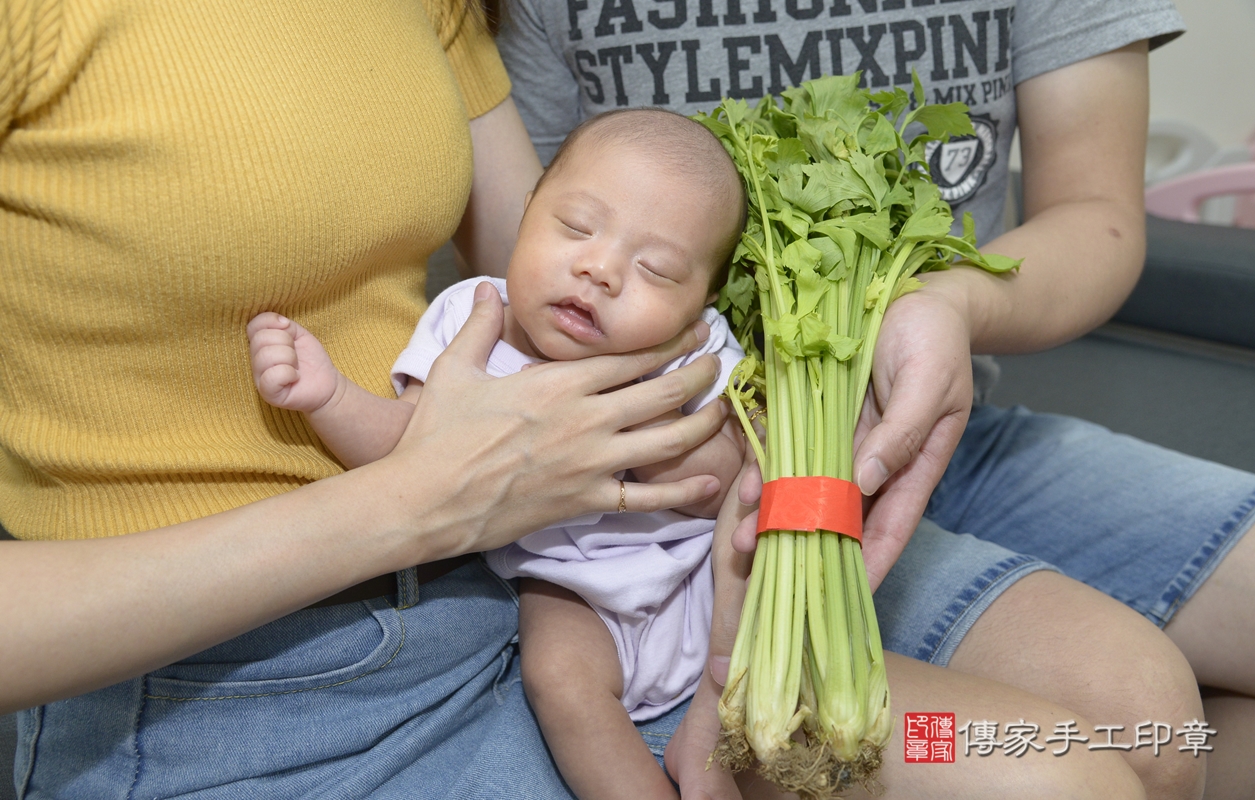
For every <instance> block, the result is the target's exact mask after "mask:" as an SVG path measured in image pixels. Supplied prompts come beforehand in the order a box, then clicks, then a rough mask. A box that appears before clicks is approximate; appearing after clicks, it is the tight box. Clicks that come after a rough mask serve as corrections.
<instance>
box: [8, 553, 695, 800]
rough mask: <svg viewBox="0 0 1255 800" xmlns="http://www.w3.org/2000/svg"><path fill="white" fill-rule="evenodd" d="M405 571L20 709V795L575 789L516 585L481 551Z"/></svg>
mask: <svg viewBox="0 0 1255 800" xmlns="http://www.w3.org/2000/svg"><path fill="white" fill-rule="evenodd" d="M399 575H400V576H401V577H402V578H403V580H402V581H401V583H400V591H399V594H398V596H397V597H396V598H395V601H393V599H392V598H380V599H376V600H369V601H365V602H356V603H347V604H344V605H337V606H330V607H326V608H316V609H306V610H304V611H298V612H296V613H295V614H291V615H289V616H287V617H284V618H282V619H279V620H277V621H275V622H272V623H270V624H269V625H266V626H264V627H262V628H259V629H257V630H255V631H252V632H250V633H247V634H245V635H243V636H240V637H238V638H236V639H233V640H231V641H228V642H226V643H224V644H221V645H218V646H216V647H213V648H210V649H209V650H206V651H204V652H203V653H200V654H198V655H195V656H192V657H191V658H188V659H185V660H183V661H180V662H178V663H177V664H173V665H171V666H169V667H166V668H163V669H159V670H157V671H155V672H152V673H149V674H148V675H145V676H143V677H141V678H136V679H134V680H129V681H125V682H123V683H119V684H117V685H115V686H111V687H109V688H106V689H102V690H100V691H97V692H92V693H90V694H87V695H83V696H81V697H76V698H73V699H70V700H65V701H61V702H57V703H50V704H48V705H46V706H41V707H39V708H34V709H29V710H26V711H23V712H21V714H20V715H19V721H18V755H17V770H16V782H17V787H18V796H19V797H24V798H27V800H35V798H39V799H40V800H43V798H91V800H112V799H113V798H117V799H118V800H122V798H146V799H147V798H165V797H195V798H206V799H208V798H249V799H250V800H252V799H254V798H266V799H267V800H283V799H284V798H318V797H327V798H366V797H370V798H393V797H395V798H402V797H404V798H443V797H451V798H499V797H510V798H538V799H539V798H544V799H546V800H548V798H564V799H565V798H569V797H570V796H571V795H570V792H569V790H568V789H567V788H566V786H565V784H564V783H563V782H562V779H561V778H560V777H559V775H558V772H557V769H556V768H555V766H554V764H553V761H552V759H551V758H550V756H549V753H548V750H547V749H546V748H545V744H544V741H543V740H542V738H541V735H540V731H539V729H538V728H537V725H536V721H535V718H534V717H533V715H532V712H531V710H530V708H529V707H528V705H527V701H526V699H525V698H524V696H523V688H522V684H521V683H520V681H519V673H518V659H517V657H516V656H515V650H516V648H515V647H514V642H515V639H516V634H517V631H518V614H517V597H516V596H515V594H514V592H513V589H512V587H511V586H510V585H509V584H508V583H507V582H504V581H502V580H500V579H499V578H497V577H496V576H494V575H492V574H491V573H489V572H488V571H487V570H486V569H485V568H484V567H483V566H482V565H481V564H480V563H479V562H474V563H471V564H467V565H465V566H463V567H461V568H460V569H458V570H455V571H454V572H451V573H449V574H448V575H445V576H444V577H441V578H438V579H436V580H434V581H432V582H430V583H426V584H423V585H422V586H418V585H417V584H416V582H415V581H413V580H412V572H404V573H399ZM682 715H683V709H680V710H679V713H678V714H675V715H668V718H665V719H660V720H655V721H653V722H650V723H645V724H643V725H642V733H643V734H644V735H645V738H646V741H647V742H648V743H650V744H651V745H652V746H653V748H654V749H655V750H656V751H658V752H661V748H663V747H665V746H666V742H667V740H668V739H669V737H670V734H671V732H672V731H673V730H674V728H675V725H676V724H678V721H679V719H680V717H681V716H682Z"/></svg>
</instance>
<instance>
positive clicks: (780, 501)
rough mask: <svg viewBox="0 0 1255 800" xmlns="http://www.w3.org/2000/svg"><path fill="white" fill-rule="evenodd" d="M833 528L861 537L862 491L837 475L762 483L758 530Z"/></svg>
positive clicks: (832, 529)
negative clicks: (836, 476)
mask: <svg viewBox="0 0 1255 800" xmlns="http://www.w3.org/2000/svg"><path fill="white" fill-rule="evenodd" d="M764 531H833V532H835V533H843V534H845V535H846V536H852V537H854V538H855V539H858V540H859V541H860V542H861V541H863V493H862V492H860V491H859V488H858V486H856V485H855V484H853V483H850V482H849V481H843V480H841V479H840V478H829V477H826V476H822V475H821V476H815V477H806V478H777V479H776V480H774V481H768V482H767V483H764V484H763V499H762V500H761V501H760V502H759V504H758V532H759V533H763V532H764Z"/></svg>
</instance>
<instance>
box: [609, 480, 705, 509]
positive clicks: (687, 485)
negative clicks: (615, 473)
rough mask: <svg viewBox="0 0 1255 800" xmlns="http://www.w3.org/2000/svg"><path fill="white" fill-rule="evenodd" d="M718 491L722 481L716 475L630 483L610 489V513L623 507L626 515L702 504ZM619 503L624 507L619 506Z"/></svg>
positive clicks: (616, 485)
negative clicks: (669, 480)
mask: <svg viewBox="0 0 1255 800" xmlns="http://www.w3.org/2000/svg"><path fill="white" fill-rule="evenodd" d="M717 491H719V479H718V478H716V477H714V476H713V475H694V476H693V477H691V478H685V479H684V480H682V481H674V482H672V483H630V482H628V481H624V482H623V483H622V486H620V484H618V483H615V484H614V486H612V487H611V498H612V499H611V502H610V503H609V504H608V505H609V506H610V508H609V509H608V510H610V511H614V510H616V508H617V507H622V508H623V510H624V511H646V512H651V511H658V510H660V509H664V508H676V507H679V506H687V505H690V504H692V503H700V502H701V501H702V500H705V499H706V498H707V497H710V496H711V495H712V494H714V493H715V492H717ZM620 500H622V505H621V506H620Z"/></svg>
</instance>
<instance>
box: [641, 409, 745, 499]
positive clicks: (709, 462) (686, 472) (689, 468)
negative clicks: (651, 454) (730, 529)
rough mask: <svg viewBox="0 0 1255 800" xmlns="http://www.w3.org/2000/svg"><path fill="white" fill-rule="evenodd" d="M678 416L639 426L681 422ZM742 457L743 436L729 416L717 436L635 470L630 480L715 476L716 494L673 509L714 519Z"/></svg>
mask: <svg viewBox="0 0 1255 800" xmlns="http://www.w3.org/2000/svg"><path fill="white" fill-rule="evenodd" d="M718 402H722V401H718ZM681 416H682V415H681V414H680V412H679V411H668V412H667V413H666V414H663V415H662V416H660V417H658V418H657V419H656V420H652V421H651V422H649V423H646V425H643V426H640V427H649V426H651V425H660V424H662V423H664V422H668V421H671V420H676V419H680V418H681ZM744 456H745V435H744V434H743V433H741V426H740V425H739V424H738V423H737V422H736V419H735V418H734V417H731V416H730V417H729V418H728V419H727V421H726V422H724V423H723V427H722V428H720V429H719V432H718V433H716V434H715V435H714V436H711V437H710V438H709V439H707V440H706V441H704V442H702V443H701V444H700V445H698V446H697V447H695V448H693V449H692V450H690V451H688V452H687V453H685V454H683V455H681V456H678V457H676V458H670V459H667V460H666V461H659V462H658V463H656V464H647V465H645V466H643V467H635V468H633V469H632V477H633V478H634V479H635V480H638V481H641V482H642V483H660V482H668V481H679V480H684V479H685V478H691V477H693V476H695V475H714V476H715V477H716V478H718V479H719V491H718V492H716V493H715V494H713V495H711V496H710V497H708V498H706V499H704V500H702V501H701V502H698V503H694V504H693V505H689V506H684V507H682V508H677V509H676V511H679V512H680V513H681V514H687V515H689V516H690V517H702V518H705V519H714V518H715V517H716V516H717V515H718V514H719V509H720V508H721V507H722V506H723V498H724V497H725V496H726V495H727V494H728V489H729V487H731V486H732V484H733V481H734V480H735V478H736V476H737V473H738V472H740V470H741V460H742V459H743V458H744Z"/></svg>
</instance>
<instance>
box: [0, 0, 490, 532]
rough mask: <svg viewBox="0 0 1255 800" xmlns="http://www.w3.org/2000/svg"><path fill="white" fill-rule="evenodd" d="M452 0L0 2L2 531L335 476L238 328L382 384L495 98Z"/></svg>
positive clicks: (177, 511)
mask: <svg viewBox="0 0 1255 800" xmlns="http://www.w3.org/2000/svg"><path fill="white" fill-rule="evenodd" d="M465 2H466V0H424V2H421V3H418V2H412V0H373V1H371V2H356V3H343V2H318V1H317V0H300V1H299V2H291V0H248V2H245V3H241V2H236V1H235V0H206V2H199V3H182V2H178V1H177V0H0V522H2V523H3V525H4V526H5V527H6V528H8V529H9V531H10V532H11V533H13V534H14V535H15V536H17V537H19V538H25V539H76V538H87V537H96V536H111V535H116V534H121V533H129V532H132V531H139V530H147V529H151V528H156V527H160V526H163V525H168V524H172V523H176V522H180V521H183V520H187V519H192V518H196V517H201V516H204V515H207V514H212V513H214V512H217V511H222V510H225V509H228V508H233V507H235V506H238V505H241V504H243V503H248V502H251V501H254V500H257V499H260V498H263V497H267V496H270V495H274V494H276V493H279V492H283V491H286V490H288V489H291V488H293V487H295V486H298V485H300V484H303V483H306V482H308V481H312V480H316V479H318V478H322V477H325V476H328V475H332V474H335V473H336V472H339V471H340V470H341V467H340V466H339V465H338V464H337V462H336V461H335V460H334V459H333V458H332V457H331V456H330V455H328V453H327V452H326V450H324V449H323V448H322V446H321V445H320V444H319V443H318V440H317V437H315V436H314V434H313V433H312V432H311V431H310V430H309V428H308V427H307V426H306V424H305V423H304V421H303V420H302V418H301V417H300V415H299V414H294V413H291V412H287V411H281V410H278V409H274V408H271V407H269V406H267V405H266V404H265V403H263V402H262V401H261V400H260V399H259V398H258V396H257V392H256V390H255V389H254V388H253V384H252V379H251V373H250V368H249V359H248V341H247V338H246V337H245V333H244V328H245V325H246V324H247V322H248V320H249V319H251V318H252V317H253V315H255V314H256V313H258V312H259V311H263V310H274V311H278V312H280V313H282V314H285V315H288V316H290V317H292V318H294V319H296V320H298V321H300V322H301V323H302V324H303V325H305V326H306V327H308V328H309V329H310V330H312V331H313V332H314V333H315V334H317V335H318V336H319V338H320V339H321V340H322V341H323V343H324V344H325V345H326V347H327V349H328V351H329V352H330V353H331V356H332V358H333V359H334V360H335V362H336V364H337V365H338V366H339V367H340V369H341V370H343V371H344V373H345V374H346V375H348V376H349V377H350V378H352V379H353V380H355V381H357V382H358V383H360V384H361V385H363V386H365V387H367V388H368V389H370V390H372V391H375V392H377V393H379V394H385V395H387V394H390V393H391V389H390V388H389V383H388V371H389V367H390V366H391V364H392V362H393V360H394V358H395V357H396V354H397V353H398V352H399V351H400V350H401V348H402V347H404V345H405V343H406V342H407V341H408V340H409V336H410V334H411V332H412V331H413V328H414V324H415V322H416V321H417V319H418V317H419V315H420V314H421V313H422V311H423V310H424V308H425V303H424V302H423V299H422V298H423V288H424V281H425V268H426V261H427V257H428V256H429V255H430V254H431V253H432V252H433V251H434V250H435V249H436V247H437V246H439V244H440V243H441V242H443V241H445V240H446V239H447V238H448V237H449V235H450V234H451V233H452V231H453V229H454V228H455V227H456V225H457V221H458V219H459V217H460V216H461V213H462V209H463V206H464V205H465V202H466V198H467V194H468V192H469V190H470V177H471V151H470V138H469V131H468V126H467V120H468V118H472V117H475V116H478V115H479V114H482V113H484V112H485V111H487V110H489V109H491V108H492V107H493V106H495V105H497V104H498V103H500V102H501V101H502V100H503V99H505V97H506V95H507V93H508V92H509V83H508V80H507V78H506V76H505V71H504V69H503V68H502V66H501V62H500V60H499V58H498V57H497V53H496V50H495V48H494V46H493V44H492V41H491V39H490V38H489V36H488V35H487V33H486V32H484V31H483V29H482V25H481V24H480V23H479V20H478V18H477V17H476V16H475V15H473V14H468V13H467V12H466V11H465Z"/></svg>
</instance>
